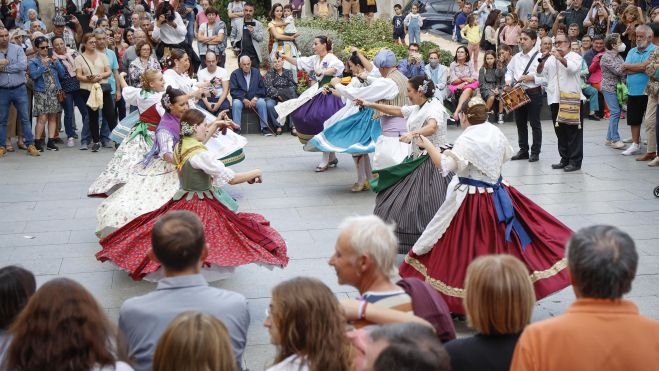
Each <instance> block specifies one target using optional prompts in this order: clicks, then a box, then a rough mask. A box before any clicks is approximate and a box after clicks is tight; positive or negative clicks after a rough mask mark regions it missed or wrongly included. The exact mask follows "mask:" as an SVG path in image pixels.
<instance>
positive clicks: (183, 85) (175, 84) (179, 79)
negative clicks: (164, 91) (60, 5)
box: [162, 68, 197, 94]
mask: <svg viewBox="0 0 659 371" xmlns="http://www.w3.org/2000/svg"><path fill="white" fill-rule="evenodd" d="M162 76H163V78H164V79H165V85H166V86H171V87H172V88H176V89H179V90H183V92H184V93H185V94H190V93H192V92H193V91H195V90H197V80H195V79H191V78H190V77H189V76H188V75H186V74H179V73H178V72H176V71H174V69H173V68H170V69H168V70H167V71H165V72H164V73H163V74H162Z"/></svg>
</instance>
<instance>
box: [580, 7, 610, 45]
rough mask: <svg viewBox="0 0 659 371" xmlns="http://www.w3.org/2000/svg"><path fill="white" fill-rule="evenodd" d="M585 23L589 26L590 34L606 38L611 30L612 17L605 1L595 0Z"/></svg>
mask: <svg viewBox="0 0 659 371" xmlns="http://www.w3.org/2000/svg"><path fill="white" fill-rule="evenodd" d="M583 25H584V27H587V28H588V30H589V31H588V35H591V36H599V37H602V38H604V37H605V36H606V35H608V34H609V31H610V30H611V17H609V10H608V8H607V7H606V6H605V5H604V4H603V3H601V2H599V1H594V2H593V4H592V5H591V6H590V10H589V11H588V16H587V17H586V19H585V20H584V22H583Z"/></svg>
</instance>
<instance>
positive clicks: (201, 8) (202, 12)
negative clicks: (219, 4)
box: [197, 0, 219, 60]
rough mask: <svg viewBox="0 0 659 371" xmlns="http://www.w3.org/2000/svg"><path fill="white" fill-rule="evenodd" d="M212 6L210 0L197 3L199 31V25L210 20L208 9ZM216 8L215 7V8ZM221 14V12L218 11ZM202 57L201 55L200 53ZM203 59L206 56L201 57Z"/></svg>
mask: <svg viewBox="0 0 659 371" xmlns="http://www.w3.org/2000/svg"><path fill="white" fill-rule="evenodd" d="M210 8H211V4H210V2H209V0H201V1H199V5H197V10H198V11H197V31H199V26H201V24H202V23H206V22H208V17H206V11H207V10H208V9H210ZM213 9H215V8H213ZM218 14H219V13H218ZM200 58H201V55H200ZM201 59H202V60H203V59H204V58H201Z"/></svg>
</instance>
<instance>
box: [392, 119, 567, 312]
mask: <svg viewBox="0 0 659 371" xmlns="http://www.w3.org/2000/svg"><path fill="white" fill-rule="evenodd" d="M512 155H513V149H512V147H511V146H510V144H509V143H508V140H507V139H506V137H505V136H504V135H503V133H502V132H501V131H500V130H499V129H498V128H497V127H496V126H494V125H492V124H490V123H487V122H486V123H483V124H480V125H473V126H470V127H468V128H467V129H465V131H464V132H463V133H462V135H461V136H460V137H459V138H458V139H457V140H456V141H455V143H454V145H453V148H452V149H450V150H447V151H444V152H443V154H442V160H441V161H442V171H443V172H444V173H445V174H446V173H448V172H450V171H453V172H455V174H456V175H455V176H454V177H453V180H452V181H451V184H450V185H449V192H448V194H447V195H446V200H445V201H444V203H443V204H442V206H441V208H440V209H439V211H437V214H436V215H435V217H434V218H433V219H432V220H431V221H430V223H429V224H428V227H427V228H426V230H425V231H424V232H423V234H422V235H421V237H420V238H419V240H418V241H417V242H416V244H415V245H414V247H413V249H412V251H410V252H409V254H408V255H407V256H406V257H405V262H404V263H403V265H402V266H401V267H400V275H401V276H402V277H411V276H412V277H418V278H420V279H423V280H425V281H426V282H428V283H430V284H431V285H433V286H434V287H435V288H436V289H437V290H438V291H439V292H440V293H442V295H443V296H444V298H445V299H446V303H447V304H448V306H449V309H450V310H451V312H454V313H461V314H462V313H464V307H463V306H462V299H463V298H464V289H463V282H464V279H465V273H466V271H467V266H469V263H471V261H472V260H474V259H475V258H476V257H478V256H480V255H486V254H510V255H513V256H515V257H517V258H519V259H520V260H521V261H523V262H524V263H525V264H526V266H527V268H528V270H529V276H530V277H531V280H532V281H533V284H534V288H535V293H536V297H537V298H538V299H541V298H543V297H545V296H547V295H549V294H551V293H554V292H556V291H558V290H561V289H563V288H564V287H567V286H568V284H569V279H568V274H567V269H566V266H567V263H566V260H565V243H566V242H567V240H568V238H569V237H570V235H571V234H572V231H571V230H570V229H569V228H568V227H566V226H565V225H564V224H563V223H561V222H560V221H558V220H557V219H556V218H554V217H553V216H551V215H550V214H549V213H547V212H546V211H545V210H543V209H542V208H541V207H539V206H538V205H536V204H535V203H533V201H531V200H529V199H528V198H526V197H524V196H523V195H522V194H521V193H519V192H518V191H517V190H516V189H515V188H513V187H511V186H509V185H508V183H507V182H505V181H503V180H502V177H501V169H502V168H503V164H504V163H505V162H507V161H509V160H510V158H511V156H512Z"/></svg>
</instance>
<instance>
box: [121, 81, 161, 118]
mask: <svg viewBox="0 0 659 371" xmlns="http://www.w3.org/2000/svg"><path fill="white" fill-rule="evenodd" d="M163 94H164V92H147V91H144V90H142V89H140V88H135V87H132V86H126V87H125V88H123V89H121V95H122V96H123V97H124V100H125V101H126V104H128V105H131V106H135V107H137V110H138V111H139V112H140V113H142V112H144V111H146V110H148V109H149V108H151V106H153V105H154V104H155V105H156V111H158V114H160V116H162V115H164V114H165V108H163V106H162V102H161V98H162V95H163Z"/></svg>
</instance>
